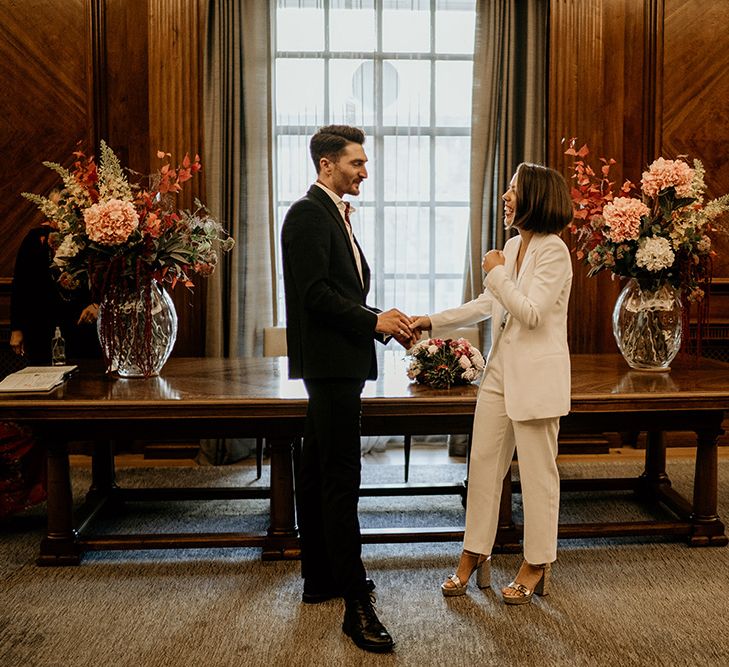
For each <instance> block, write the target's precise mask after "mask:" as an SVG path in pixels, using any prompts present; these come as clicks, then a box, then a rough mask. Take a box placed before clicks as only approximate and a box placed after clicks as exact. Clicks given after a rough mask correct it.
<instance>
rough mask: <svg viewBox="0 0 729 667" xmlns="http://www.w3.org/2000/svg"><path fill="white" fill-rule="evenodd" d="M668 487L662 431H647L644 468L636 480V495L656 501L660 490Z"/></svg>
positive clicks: (669, 484)
mask: <svg viewBox="0 0 729 667" xmlns="http://www.w3.org/2000/svg"><path fill="white" fill-rule="evenodd" d="M670 486H671V480H670V479H669V477H668V473H666V443H665V440H664V437H663V431H649V432H648V433H646V448H645V468H644V470H643V473H642V474H641V475H640V477H639V478H638V488H637V493H638V495H639V496H640V497H641V498H642V499H643V500H646V501H657V500H658V496H659V495H660V494H661V492H662V490H663V489H665V488H667V487H670Z"/></svg>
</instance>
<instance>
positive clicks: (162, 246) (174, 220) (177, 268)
mask: <svg viewBox="0 0 729 667" xmlns="http://www.w3.org/2000/svg"><path fill="white" fill-rule="evenodd" d="M100 153H101V155H100V160H99V163H98V165H97V163H96V160H95V159H94V157H93V156H90V157H87V156H86V155H84V154H83V153H81V152H76V153H74V157H75V158H76V160H75V162H74V164H73V167H72V168H71V169H70V170H69V169H66V168H65V167H63V166H62V165H60V164H57V163H55V162H44V163H43V164H44V165H45V166H47V167H49V168H50V169H53V170H54V171H55V172H56V173H57V174H58V175H59V176H60V177H61V179H62V181H63V190H62V192H61V197H60V200H59V201H58V202H54V201H52V200H51V199H49V198H47V197H41V196H39V195H36V194H32V193H27V192H24V193H23V196H24V197H26V198H27V199H29V200H30V201H32V202H34V203H35V204H36V205H37V206H38V208H39V209H40V210H41V211H42V212H43V214H44V215H45V217H46V218H47V219H48V221H49V222H50V223H51V226H52V227H53V228H54V231H53V232H52V233H51V234H50V235H49V244H50V245H51V248H52V250H53V251H54V259H53V262H54V265H55V268H56V270H57V273H58V281H59V283H60V284H61V286H62V287H65V288H67V289H74V288H75V287H77V286H78V285H79V284H80V283H81V281H87V282H88V283H89V286H90V287H91V288H92V290H93V291H94V293H95V294H96V298H98V297H99V295H103V294H104V293H105V292H106V291H107V288H111V287H114V288H115V289H116V288H118V287H119V286H120V284H126V285H127V286H128V287H130V288H132V289H134V288H139V287H140V286H143V285H144V284H145V283H149V282H150V281H152V280H155V281H157V282H160V283H162V282H167V283H169V284H170V286H172V287H174V286H175V284H177V283H178V282H181V283H183V284H184V285H187V286H188V287H191V286H192V280H191V278H190V274H193V273H197V274H199V275H202V276H207V275H209V274H210V273H212V271H213V270H214V268H215V265H216V263H217V260H218V252H219V251H227V250H230V249H231V248H232V246H233V239H232V238H230V237H229V236H228V235H227V234H226V233H225V231H224V230H223V228H222V226H221V225H220V224H219V223H218V222H217V221H216V220H215V219H213V217H212V216H211V215H210V213H209V212H208V211H207V209H206V208H205V207H204V206H203V205H202V204H201V203H200V202H199V201H196V202H195V204H196V207H195V210H193V211H189V210H177V209H176V208H175V207H174V195H176V194H177V193H178V192H180V191H181V190H182V184H183V183H184V182H186V181H188V180H190V179H191V178H192V177H193V175H194V174H195V173H197V172H198V171H199V170H200V168H201V165H200V158H199V157H198V156H197V155H196V156H195V158H194V159H191V158H190V157H189V155H185V157H184V159H183V161H182V164H181V165H179V166H177V167H172V166H171V165H170V163H169V162H167V163H166V164H164V165H163V166H162V167H161V168H160V169H159V171H158V172H156V173H155V174H153V175H152V176H150V177H148V178H147V179H146V180H145V181H144V182H141V183H130V182H129V179H128V178H127V174H126V173H125V170H123V169H122V167H121V165H120V163H119V160H118V158H117V156H116V155H115V154H114V152H113V151H112V149H111V148H109V146H107V145H106V143H105V142H103V141H102V142H101V151H100ZM157 157H158V158H160V159H165V158H169V157H170V155H169V153H163V152H158V153H157Z"/></svg>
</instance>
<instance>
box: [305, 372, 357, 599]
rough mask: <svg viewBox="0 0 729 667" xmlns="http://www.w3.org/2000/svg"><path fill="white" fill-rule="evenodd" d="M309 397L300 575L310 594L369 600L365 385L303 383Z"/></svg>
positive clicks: (330, 381)
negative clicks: (362, 512)
mask: <svg viewBox="0 0 729 667" xmlns="http://www.w3.org/2000/svg"><path fill="white" fill-rule="evenodd" d="M304 384H305V385H306V391H307V393H308V395H309V405H308V410H307V414H306V427H305V430H304V443H303V450H302V453H301V461H300V465H299V473H298V478H297V480H296V508H297V515H298V524H299V534H300V536H301V574H302V576H303V578H304V588H305V589H308V590H310V591H312V592H313V591H317V592H323V591H339V592H341V594H342V595H343V596H344V597H345V598H346V599H353V598H358V597H362V596H366V595H367V588H366V585H365V577H366V573H365V568H364V565H363V564H362V538H361V534H360V529H359V517H358V516H357V505H358V503H359V485H360V473H361V459H360V418H361V411H362V400H361V394H362V387H363V386H364V383H363V382H362V381H361V380H351V379H326V380H305V382H304Z"/></svg>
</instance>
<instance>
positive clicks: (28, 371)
mask: <svg viewBox="0 0 729 667" xmlns="http://www.w3.org/2000/svg"><path fill="white" fill-rule="evenodd" d="M77 368H78V366H28V367H27V368H24V369H23V370H20V371H17V372H16V373H11V374H10V375H8V376H7V377H6V378H5V379H4V380H3V381H2V382H0V392H12V391H50V390H51V389H53V388H54V387H57V386H58V385H59V384H63V382H64V381H65V380H66V378H67V377H68V376H69V375H71V373H73V372H74V371H75V370H76V369H77Z"/></svg>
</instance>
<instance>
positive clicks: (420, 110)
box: [382, 60, 430, 126]
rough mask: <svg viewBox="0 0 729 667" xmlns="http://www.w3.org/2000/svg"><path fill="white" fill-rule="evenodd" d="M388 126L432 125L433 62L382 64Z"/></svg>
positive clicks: (388, 61)
mask: <svg viewBox="0 0 729 667" xmlns="http://www.w3.org/2000/svg"><path fill="white" fill-rule="evenodd" d="M382 68H383V69H382V85H383V100H382V106H383V122H384V124H385V125H410V126H422V125H430V63H429V62H427V61H417V60H413V61H403V60H386V61H384V63H383V65H382Z"/></svg>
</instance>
